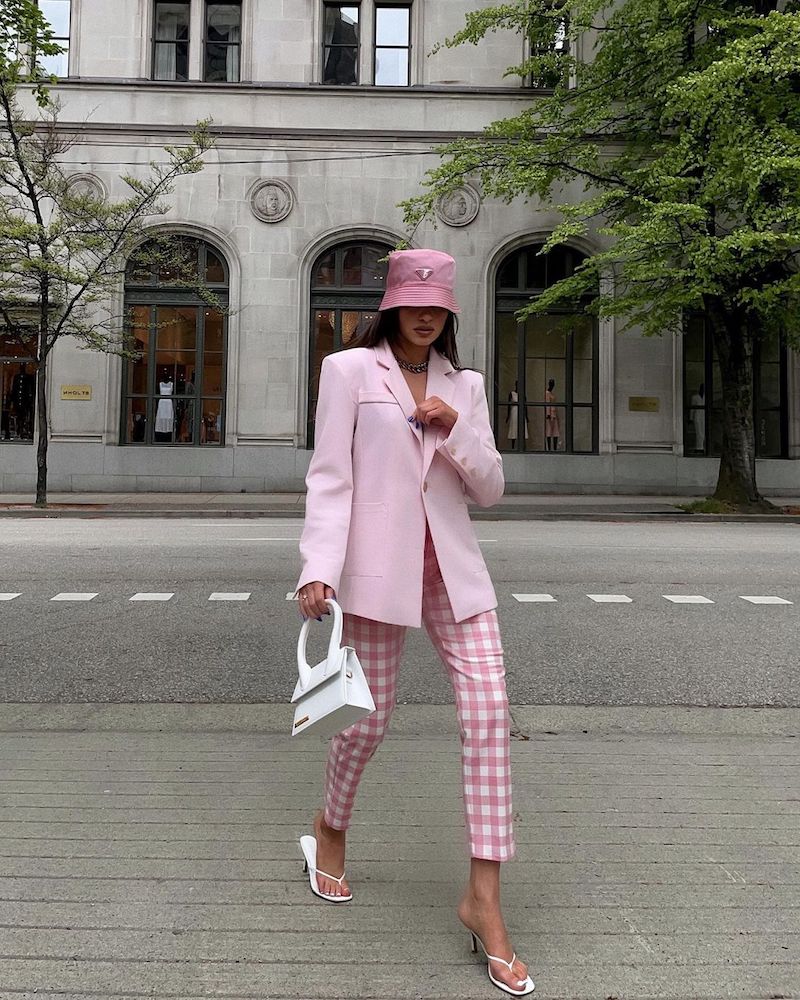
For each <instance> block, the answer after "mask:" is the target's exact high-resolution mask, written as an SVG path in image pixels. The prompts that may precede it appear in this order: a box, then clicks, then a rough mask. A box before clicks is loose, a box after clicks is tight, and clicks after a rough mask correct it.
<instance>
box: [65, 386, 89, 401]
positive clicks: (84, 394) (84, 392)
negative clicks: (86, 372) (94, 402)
mask: <svg viewBox="0 0 800 1000" xmlns="http://www.w3.org/2000/svg"><path fill="white" fill-rule="evenodd" d="M61 398H62V399H91V398H92V387H91V386H90V385H62V386H61Z"/></svg>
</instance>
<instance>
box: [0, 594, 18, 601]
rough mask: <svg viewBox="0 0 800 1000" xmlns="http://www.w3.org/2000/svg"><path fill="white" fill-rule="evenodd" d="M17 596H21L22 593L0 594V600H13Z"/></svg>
mask: <svg viewBox="0 0 800 1000" xmlns="http://www.w3.org/2000/svg"><path fill="white" fill-rule="evenodd" d="M17 597H22V594H0V601H13V600H15V598H17Z"/></svg>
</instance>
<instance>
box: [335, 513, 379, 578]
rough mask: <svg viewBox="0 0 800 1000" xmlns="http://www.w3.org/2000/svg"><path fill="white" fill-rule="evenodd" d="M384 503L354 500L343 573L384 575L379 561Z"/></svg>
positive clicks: (349, 574)
mask: <svg viewBox="0 0 800 1000" xmlns="http://www.w3.org/2000/svg"><path fill="white" fill-rule="evenodd" d="M386 521H387V515H386V504H385V503H359V502H358V501H353V506H352V508H351V513H350V532H349V534H348V538H347V555H346V557H345V560H344V574H345V575H347V576H383V566H382V565H381V564H380V555H379V554H380V553H381V552H382V551H383V546H382V542H383V540H384V537H385V534H386Z"/></svg>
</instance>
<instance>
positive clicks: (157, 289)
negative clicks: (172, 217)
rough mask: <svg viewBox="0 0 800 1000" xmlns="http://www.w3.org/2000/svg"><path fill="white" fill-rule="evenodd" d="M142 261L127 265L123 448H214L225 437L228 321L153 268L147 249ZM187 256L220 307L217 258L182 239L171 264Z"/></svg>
mask: <svg viewBox="0 0 800 1000" xmlns="http://www.w3.org/2000/svg"><path fill="white" fill-rule="evenodd" d="M143 256H144V258H145V260H146V263H144V264H143V263H142V262H141V260H132V261H131V263H130V264H129V266H128V273H127V280H126V290H125V298H126V305H127V309H128V315H129V316H130V319H131V336H132V341H133V348H132V357H131V358H129V359H127V360H126V361H125V372H124V378H123V388H124V400H123V414H122V424H123V426H122V434H121V440H122V443H123V444H152V445H167V444H175V445H202V446H205V445H215V446H219V445H221V444H223V443H224V436H225V382H226V358H227V346H226V333H227V331H226V318H225V316H224V315H223V314H222V313H220V312H219V310H217V309H214V308H212V307H210V306H209V305H208V303H206V302H204V301H203V300H202V299H201V298H200V297H199V295H198V293H197V291H196V289H193V288H191V287H189V286H188V284H187V283H186V282H185V281H184V282H181V281H180V278H179V276H178V274H177V273H176V268H175V267H174V266H173V265H171V264H169V263H164V264H161V265H159V263H158V262H157V261H156V260H155V259H154V258H151V257H150V256H149V255H148V253H147V251H146V252H145V254H144V255H143ZM161 256H163V255H161ZM188 257H191V260H192V269H194V267H195V266H196V268H197V273H198V274H201V275H205V277H206V282H207V284H208V286H209V288H211V290H212V291H213V292H214V294H215V295H216V296H217V298H218V299H219V301H220V304H221V305H223V306H225V305H226V304H227V270H226V268H225V265H224V262H223V261H222V259H221V257H220V256H219V255H218V254H217V253H216V251H214V250H212V249H211V248H210V247H208V246H207V245H206V244H204V243H201V242H199V241H197V240H186V239H182V240H181V241H180V246H179V248H178V249H177V250H176V259H178V258H179V259H181V260H182V261H183V262H184V268H185V266H186V261H187V258H188ZM195 262H196V265H195Z"/></svg>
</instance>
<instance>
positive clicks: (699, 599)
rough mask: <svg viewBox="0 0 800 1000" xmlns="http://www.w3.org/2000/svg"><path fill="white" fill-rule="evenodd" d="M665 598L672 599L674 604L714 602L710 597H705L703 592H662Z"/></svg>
mask: <svg viewBox="0 0 800 1000" xmlns="http://www.w3.org/2000/svg"><path fill="white" fill-rule="evenodd" d="M661 596H662V597H664V599H665V600H667V601H671V602H672V603H673V604H713V603H714V602H713V601H712V600H711V599H710V598H709V597H703V596H702V594H662V595H661Z"/></svg>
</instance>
